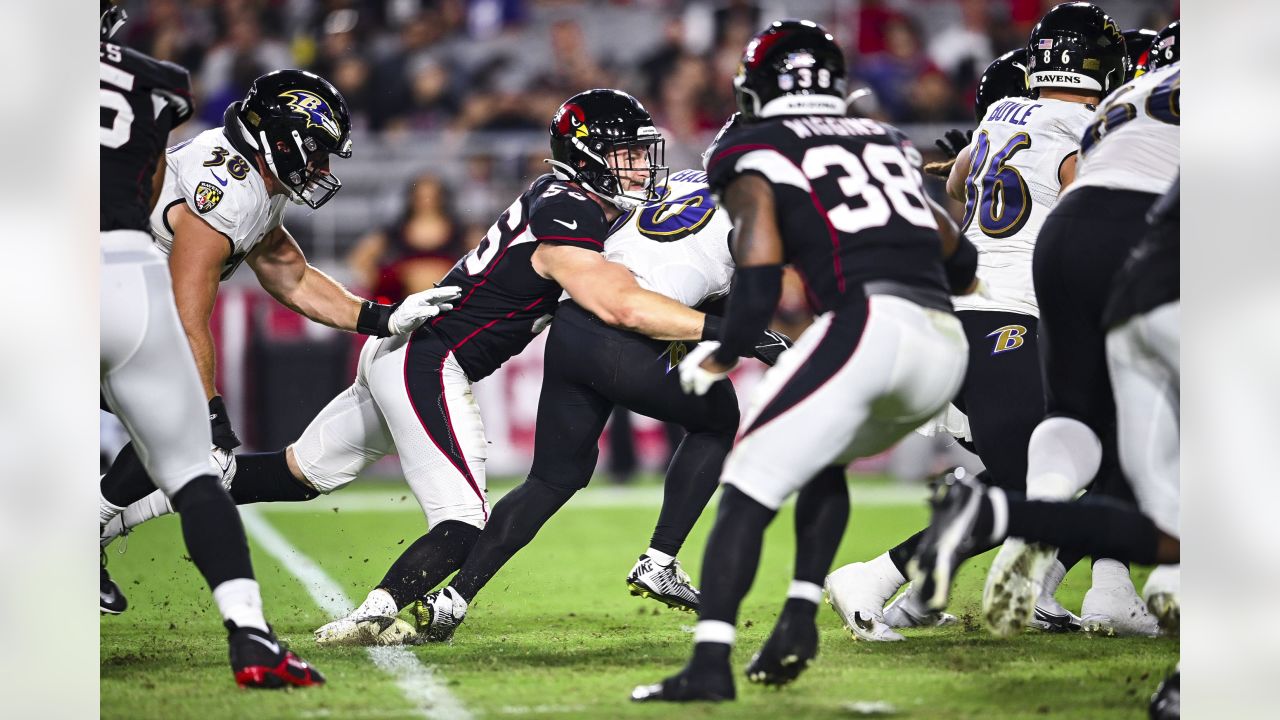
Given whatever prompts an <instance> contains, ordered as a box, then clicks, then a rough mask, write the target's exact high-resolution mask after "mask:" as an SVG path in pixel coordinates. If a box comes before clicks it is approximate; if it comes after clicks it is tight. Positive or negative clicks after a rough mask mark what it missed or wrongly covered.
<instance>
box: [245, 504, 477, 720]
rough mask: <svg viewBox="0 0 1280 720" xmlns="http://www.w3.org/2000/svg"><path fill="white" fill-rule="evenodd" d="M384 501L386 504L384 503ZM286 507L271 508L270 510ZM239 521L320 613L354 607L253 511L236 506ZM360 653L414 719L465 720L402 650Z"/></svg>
mask: <svg viewBox="0 0 1280 720" xmlns="http://www.w3.org/2000/svg"><path fill="white" fill-rule="evenodd" d="M383 502H384V504H385V502H386V500H385V498H384V500H383ZM286 504H287V503H280V504H276V505H275V506H273V507H272V510H273V511H274V510H277V509H278V508H279V507H281V506H283V505H286ZM414 508H415V509H416V503H415V504H414ZM240 517H241V519H242V520H243V521H244V526H245V530H247V531H248V532H249V535H251V536H252V537H253V539H254V540H255V541H257V543H258V544H259V545H260V546H262V549H263V550H266V551H267V554H269V555H271V557H273V558H275V559H276V561H277V562H279V563H280V565H281V566H282V567H284V569H286V570H288V571H289V572H290V573H292V574H293V576H294V577H296V578H297V579H298V581H299V582H301V583H302V586H303V587H304V588H306V589H307V593H309V594H310V595H311V599H313V600H315V602H316V604H317V605H319V606H320V609H322V610H324V611H325V613H326V614H328V615H330V616H331V617H339V616H342V615H345V614H347V613H348V612H351V610H352V608H354V607H355V605H354V604H353V603H352V602H351V600H350V599H349V598H348V597H347V595H346V593H344V592H343V591H342V588H341V587H339V586H338V584H337V583H336V582H334V580H333V578H331V577H329V575H328V573H326V572H325V571H324V570H323V569H322V568H321V567H320V566H319V565H317V564H316V563H315V561H313V560H312V559H311V558H309V557H307V556H306V555H304V554H303V553H302V552H301V551H300V550H298V548H296V547H294V546H293V544H292V543H290V542H289V541H288V539H286V538H285V537H284V536H283V535H281V534H280V532H279V531H277V530H276V529H275V528H274V527H272V525H271V523H269V522H267V520H266V519H265V518H263V517H262V514H261V513H260V512H259V511H258V509H257V508H255V507H252V506H245V507H241V508H240ZM365 650H366V651H367V652H368V653H369V658H370V659H371V660H372V661H373V664H374V665H376V666H378V669H380V670H382V671H383V672H385V673H387V674H388V675H390V676H392V677H393V678H395V681H396V685H397V686H399V687H400V690H401V692H403V693H404V695H405V697H406V698H407V699H408V700H409V702H410V703H412V704H413V707H414V710H416V711H417V714H418V715H421V716H422V717H425V718H430V719H431V720H470V718H471V713H470V712H468V711H467V709H466V708H465V707H463V705H462V702H461V701H459V700H458V698H457V696H455V695H454V694H453V693H451V692H449V688H448V687H447V686H446V685H445V681H444V678H443V677H441V676H440V674H439V673H437V672H436V671H435V670H434V669H433V668H431V667H428V666H426V665H423V664H422V663H421V662H420V661H419V660H418V657H417V656H416V655H414V654H413V653H411V652H409V651H408V650H406V649H405V648H403V647H371V648H365ZM322 664H323V663H322Z"/></svg>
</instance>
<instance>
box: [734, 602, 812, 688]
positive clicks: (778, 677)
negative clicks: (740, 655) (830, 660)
mask: <svg viewBox="0 0 1280 720" xmlns="http://www.w3.org/2000/svg"><path fill="white" fill-rule="evenodd" d="M817 656H818V626H817V625H816V624H815V623H814V622H813V619H812V618H809V619H808V620H807V621H806V620H802V619H799V618H796V619H794V620H792V619H788V618H787V617H786V616H785V615H784V616H783V617H782V618H780V619H779V620H778V624H777V626H775V627H774V629H773V633H772V634H771V635H769V639H768V640H766V641H765V643H764V647H762V648H760V652H758V653H756V654H755V656H754V657H752V658H751V663H750V664H749V665H747V679H748V680H750V681H751V682H753V683H760V684H761V685H774V686H778V687H781V686H783V685H786V684H787V683H791V682H794V681H795V679H796V678H798V677H800V673H802V672H804V671H805V670H806V669H807V668H808V667H809V663H810V662H812V661H813V659H814V658H815V657H817Z"/></svg>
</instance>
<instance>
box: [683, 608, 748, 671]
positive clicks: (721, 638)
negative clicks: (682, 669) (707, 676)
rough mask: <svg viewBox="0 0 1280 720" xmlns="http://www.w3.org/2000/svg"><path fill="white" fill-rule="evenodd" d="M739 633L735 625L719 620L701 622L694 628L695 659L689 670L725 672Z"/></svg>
mask: <svg viewBox="0 0 1280 720" xmlns="http://www.w3.org/2000/svg"><path fill="white" fill-rule="evenodd" d="M736 639H737V631H736V630H735V629H734V627H733V625H732V624H730V623H726V622H720V621H719V620H699V621H698V624H697V625H694V626H693V657H691V658H690V659H689V665H688V668H689V670H690V671H692V672H698V671H700V670H716V671H723V670H725V669H727V668H728V667H729V654H730V653H731V652H732V651H733V643H734V640H736Z"/></svg>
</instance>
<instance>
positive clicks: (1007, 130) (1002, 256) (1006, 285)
mask: <svg viewBox="0 0 1280 720" xmlns="http://www.w3.org/2000/svg"><path fill="white" fill-rule="evenodd" d="M1092 114H1093V112H1092V109H1091V108H1090V107H1089V106H1087V105H1084V104H1082V103H1075V102H1067V101H1065V100H1052V99H1041V100H1032V99H1030V98H1005V99H1004V100H1000V101H998V102H996V103H994V104H993V105H992V106H991V108H990V109H989V110H988V111H987V116H986V117H985V118H983V120H982V122H981V123H980V124H979V125H978V129H977V130H976V131H975V132H974V135H973V142H972V143H971V144H970V146H969V151H970V153H971V154H970V163H971V164H970V169H969V176H968V178H967V179H966V180H965V217H964V223H963V232H964V234H965V237H967V238H969V240H970V241H971V242H972V243H973V244H974V245H975V246H976V247H977V248H978V278H979V279H981V280H982V283H983V285H984V286H985V290H984V291H983V293H982V294H981V295H979V294H977V293H974V294H972V295H965V296H962V297H957V298H954V300H953V303H954V305H955V308H956V309H957V310H993V311H1003V312H1015V313H1022V314H1024V315H1033V316H1036V317H1039V315H1040V311H1039V309H1038V306H1037V305H1036V295H1035V288H1034V286H1033V285H1032V282H1031V256H1032V254H1033V253H1034V252H1035V247H1036V237H1037V236H1038V235H1039V234H1040V226H1041V225H1043V224H1044V220H1045V218H1046V217H1048V215H1049V211H1050V210H1053V207H1054V205H1056V204H1057V203H1058V193H1059V192H1060V191H1061V189H1062V186H1061V183H1059V182H1058V171H1059V170H1060V169H1061V167H1062V163H1063V162H1064V161H1066V159H1067V158H1069V157H1071V156H1072V155H1074V154H1075V153H1076V152H1078V151H1079V149H1080V135H1081V133H1083V132H1084V128H1085V126H1086V125H1087V124H1088V123H1089V118H1090V116H1091V115H1092Z"/></svg>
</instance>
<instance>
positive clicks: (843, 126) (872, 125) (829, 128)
mask: <svg viewBox="0 0 1280 720" xmlns="http://www.w3.org/2000/svg"><path fill="white" fill-rule="evenodd" d="M782 124H783V125H785V126H786V127H787V129H788V130H790V131H791V132H793V133H795V134H796V137H799V138H807V137H812V136H814V135H844V136H849V135H884V134H886V133H885V130H884V128H883V127H882V126H881V125H880V123H878V122H876V121H874V120H867V119H865V118H842V117H827V116H814V117H800V118H793V119H791V120H783V121H782Z"/></svg>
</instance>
